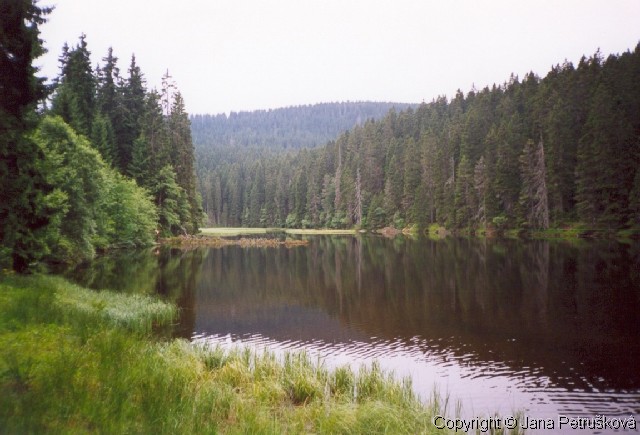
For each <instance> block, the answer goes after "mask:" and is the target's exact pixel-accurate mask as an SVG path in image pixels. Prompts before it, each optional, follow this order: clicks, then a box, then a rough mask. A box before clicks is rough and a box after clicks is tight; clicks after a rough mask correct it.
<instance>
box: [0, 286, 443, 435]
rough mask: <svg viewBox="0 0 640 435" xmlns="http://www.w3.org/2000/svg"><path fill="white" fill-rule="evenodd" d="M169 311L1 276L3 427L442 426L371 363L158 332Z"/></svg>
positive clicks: (275, 429)
mask: <svg viewBox="0 0 640 435" xmlns="http://www.w3.org/2000/svg"><path fill="white" fill-rule="evenodd" d="M173 316H175V309H174V308H171V307H167V306H166V305H165V304H163V303H162V302H159V301H156V300H153V299H151V298H140V297H131V296H124V295H117V294H112V293H108V292H100V293H96V292H91V291H89V290H85V289H82V288H79V287H77V286H74V285H71V284H69V283H67V282H65V281H64V280H61V279H58V278H52V277H44V276H41V277H32V278H15V277H11V278H5V279H3V280H0V433H5V432H6V433H86V432H104V433H171V434H176V433H177V434H180V433H189V434H191V433H218V432H221V433H274V434H275V433H345V434H347V433H348V434H351V433H367V434H369V433H441V431H438V430H437V429H436V428H435V427H434V426H433V424H432V416H433V415H435V414H437V413H440V412H442V410H441V409H440V405H439V403H438V400H434V401H433V402H432V403H431V405H428V406H425V405H424V404H422V403H421V402H420V401H419V400H418V399H417V398H416V396H415V395H414V393H413V392H412V389H411V385H410V383H409V382H408V381H402V382H399V381H396V380H394V379H393V378H392V377H391V376H390V375H389V374H386V373H384V372H383V371H382V370H381V369H380V367H379V366H377V365H375V364H374V365H372V366H370V367H366V368H363V369H361V370H359V371H357V372H354V371H352V370H351V369H350V368H348V367H340V368H338V369H335V370H328V369H327V368H326V367H325V366H324V365H323V364H322V363H321V362H320V361H313V360H312V359H311V358H309V357H308V356H307V355H306V354H304V353H291V354H287V355H285V356H284V358H282V359H280V358H277V357H276V356H275V355H274V354H273V353H270V352H267V351H265V352H258V351H253V350H248V349H234V350H223V349H221V348H220V347H209V346H207V345H203V344H193V343H190V342H187V341H185V340H169V341H163V340H158V339H154V338H153V337H152V336H151V335H150V331H151V325H152V324H154V323H158V324H162V323H163V322H164V323H166V322H171V321H172V319H173Z"/></svg>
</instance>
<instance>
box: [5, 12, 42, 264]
mask: <svg viewBox="0 0 640 435" xmlns="http://www.w3.org/2000/svg"><path fill="white" fill-rule="evenodd" d="M51 10H52V9H51V8H46V7H39V6H38V5H37V2H36V1H32V0H7V1H3V2H0V186H2V187H1V188H0V242H1V247H0V257H1V256H3V255H7V256H10V257H11V258H12V267H13V269H14V270H16V271H17V272H25V271H26V270H27V269H28V266H29V263H31V262H32V261H34V260H37V259H39V258H41V257H42V256H43V255H44V254H45V253H46V250H47V246H46V242H45V240H44V233H45V232H46V231H47V226H48V224H49V221H50V216H51V214H52V212H53V210H52V207H53V205H52V204H47V195H48V193H50V192H51V190H52V187H51V186H50V185H49V184H48V183H47V182H46V180H45V177H44V173H43V171H42V168H41V162H42V161H43V159H44V153H43V151H42V150H41V149H40V147H39V146H38V145H37V144H36V143H34V141H33V140H32V139H31V138H29V137H28V134H29V133H30V132H31V131H32V130H33V129H34V127H35V125H36V122H37V118H36V116H35V110H36V105H37V104H38V102H39V101H42V100H43V99H44V98H45V97H46V95H47V92H48V89H47V87H46V86H45V84H44V78H42V77H38V76H37V73H38V69H37V68H36V67H35V66H33V61H34V59H36V58H38V57H39V56H40V55H42V54H43V53H44V52H45V50H44V47H43V45H42V40H40V38H39V35H40V26H41V25H42V24H44V23H45V22H46V19H45V17H46V16H47V15H48V14H49V13H50V12H51Z"/></svg>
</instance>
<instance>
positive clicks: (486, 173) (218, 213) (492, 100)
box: [199, 45, 640, 229]
mask: <svg viewBox="0 0 640 435" xmlns="http://www.w3.org/2000/svg"><path fill="white" fill-rule="evenodd" d="M235 152H236V153H238V151H235ZM261 152H262V154H261V155H259V156H258V158H251V156H250V155H249V154H245V155H244V159H237V158H236V159H234V158H230V159H228V160H227V161H224V155H223V154H222V153H220V154H219V157H220V159H219V162H220V161H223V162H224V164H218V165H217V166H215V167H212V166H209V168H207V167H206V166H204V167H203V168H201V169H200V171H199V178H200V183H201V191H202V193H203V197H204V198H203V200H204V204H205V210H206V212H207V214H208V216H209V218H210V221H211V223H212V224H214V225H244V226H255V225H258V226H296V227H297V226H303V227H307V226H308V227H351V226H354V225H359V226H362V227H366V228H378V227H382V226H386V225H395V226H396V227H398V226H399V227H403V226H405V225H408V224H417V225H419V226H421V227H426V226H427V225H429V224H431V223H438V224H441V225H444V226H446V227H448V228H457V229H462V228H470V229H477V228H482V227H489V226H492V227H497V228H523V229H545V228H548V227H550V226H560V225H564V224H567V223H570V222H582V223H583V224H585V225H587V226H589V227H590V228H601V229H618V228H624V227H633V226H638V225H640V170H638V168H639V167H640V45H639V46H638V47H637V48H636V49H635V51H633V52H626V53H623V54H621V55H611V56H609V57H608V58H607V59H606V60H605V59H603V58H602V56H601V55H600V53H596V54H595V55H593V56H592V57H590V58H586V57H583V58H582V59H581V60H580V62H579V64H578V65H577V66H574V65H573V64H571V63H569V62H565V63H564V64H563V65H557V66H555V67H553V68H552V70H551V71H550V72H549V73H548V74H547V76H546V77H544V78H542V79H541V78H539V77H537V76H536V75H534V74H533V73H529V74H527V75H526V76H525V77H524V78H523V79H522V80H520V79H519V78H517V77H515V76H512V77H511V78H510V79H509V81H508V82H505V83H504V84H502V85H500V86H496V85H494V86H493V87H491V88H489V87H486V88H484V89H482V90H475V89H474V90H472V91H470V92H469V93H467V95H464V94H463V93H462V92H460V91H458V93H457V94H456V95H455V97H453V98H452V99H451V100H448V99H447V98H444V97H441V98H438V99H436V100H434V101H433V102H431V103H429V104H424V103H423V104H422V105H420V106H419V107H417V108H416V109H413V108H409V109H407V110H405V111H401V112H396V111H391V112H390V113H389V114H388V115H387V116H386V117H384V118H383V119H381V120H377V121H374V120H367V121H366V122H364V123H363V124H362V125H359V126H356V127H355V128H353V129H351V130H350V131H348V132H346V133H344V134H342V135H340V136H339V137H338V138H337V139H336V140H334V141H331V142H329V143H328V144H326V145H325V146H324V147H322V148H316V149H311V150H308V149H304V150H301V151H299V152H290V153H279V154H276V155H270V154H269V153H268V152H265V151H261ZM203 159H204V160H206V154H203ZM203 164H204V163H203ZM206 169H210V170H206Z"/></svg>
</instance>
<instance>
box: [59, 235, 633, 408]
mask: <svg viewBox="0 0 640 435" xmlns="http://www.w3.org/2000/svg"><path fill="white" fill-rule="evenodd" d="M310 240H311V243H310V244H309V245H308V246H307V247H298V248H293V249H286V248H279V249H274V248H251V249H248V248H242V247H237V246H228V247H224V248H218V249H210V250H205V249H197V250H191V251H179V250H168V249H167V250H161V251H158V252H154V251H149V252H143V253H126V254H122V255H121V256H116V257H109V258H102V259H100V260H98V261H96V262H94V263H92V264H90V265H87V266H85V267H83V268H80V269H78V270H77V271H74V272H73V273H72V275H73V276H74V277H75V278H74V279H76V280H79V281H81V282H82V283H84V284H86V285H90V286H92V287H96V288H106V287H108V288H117V289H121V290H123V291H143V292H147V293H151V292H157V293H160V294H162V295H164V296H165V297H167V298H169V299H171V300H174V301H177V302H178V303H179V304H180V305H181V307H182V310H183V311H182V312H183V316H182V324H181V328H180V331H179V334H181V335H183V336H187V337H190V338H197V339H208V340H210V341H214V342H219V343H222V344H225V343H228V342H229V341H232V342H242V343H247V344H250V345H253V346H269V347H271V348H275V349H297V348H301V347H302V348H305V349H307V350H309V351H311V352H316V353H318V354H319V355H322V356H324V357H326V358H329V359H330V360H331V361H333V363H336V364H338V363H353V362H356V363H357V362H362V361H369V360H371V359H372V358H376V359H379V360H381V361H382V363H383V365H386V366H387V367H391V368H393V369H394V370H395V371H396V372H397V373H399V374H400V375H403V374H409V375H411V376H412V377H413V378H414V383H415V385H416V388H417V390H418V391H419V392H420V393H421V394H422V395H423V396H428V395H429V394H430V393H431V390H432V388H433V385H434V383H438V384H440V386H441V389H442V390H447V391H448V392H449V393H450V394H451V396H452V398H460V399H462V401H463V403H464V406H465V407H466V408H467V409H468V410H470V412H485V413H488V412H494V411H502V412H509V411H511V410H512V409H523V410H525V411H528V412H530V413H532V414H533V415H538V416H555V415H556V414H557V413H558V412H561V413H565V414H570V413H574V414H579V415H585V414H586V415H595V414H596V413H605V414H607V415H625V416H628V415H629V414H630V413H631V414H636V415H637V414H638V413H640V371H638V361H639V360H640V342H639V340H638V338H639V337H640V317H639V316H638V312H639V308H640V248H639V247H638V246H637V245H622V244H618V243H614V242H598V243H589V244H583V245H571V244H567V243H560V242H557V243H555V242H554V243H550V242H546V241H529V242H522V241H508V240H507V241H478V240H466V239H447V240H444V241H438V242H434V241H429V240H421V241H411V240H405V239H401V238H396V239H393V240H388V239H384V238H377V237H361V238H360V237H313V238H311V239H310Z"/></svg>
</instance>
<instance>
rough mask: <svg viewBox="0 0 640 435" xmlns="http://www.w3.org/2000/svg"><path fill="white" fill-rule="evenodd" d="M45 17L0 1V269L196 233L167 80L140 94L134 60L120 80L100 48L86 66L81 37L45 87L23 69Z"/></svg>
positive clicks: (188, 159) (188, 147)
mask: <svg viewBox="0 0 640 435" xmlns="http://www.w3.org/2000/svg"><path fill="white" fill-rule="evenodd" d="M50 12H51V8H41V7H38V6H37V4H36V1H34V0H11V1H8V2H3V3H2V4H1V5H0V20H1V21H0V30H1V31H2V33H1V34H0V48H1V49H0V92H1V93H2V95H0V185H1V186H2V188H1V189H0V241H1V242H2V244H1V246H0V262H1V263H4V262H5V261H6V259H7V258H11V259H12V267H13V268H14V269H15V270H17V271H21V272H22V271H25V270H27V269H28V268H29V265H30V264H31V263H32V262H33V261H36V260H40V259H47V260H54V261H73V260H80V259H84V258H89V257H91V256H92V255H93V254H94V252H95V251H96V250H97V249H106V248H110V247H117V246H141V245H147V244H149V243H151V242H152V241H153V239H154V237H155V236H156V232H160V233H165V234H171V233H173V234H176V233H182V232H195V231H197V228H198V224H199V221H200V220H201V215H202V212H201V206H200V203H199V198H198V197H197V195H196V191H195V187H196V183H195V173H194V163H193V161H194V157H193V144H192V141H191V131H190V124H189V118H188V114H187V113H186V112H185V108H184V101H183V99H182V97H181V95H180V93H179V92H178V91H177V90H176V89H175V84H174V83H173V82H172V81H171V78H170V76H169V75H168V73H167V75H166V76H165V77H164V80H163V86H162V90H161V92H160V93H158V92H156V91H148V90H147V89H146V88H145V84H144V78H143V75H142V73H141V72H140V69H139V67H138V66H137V65H136V63H135V57H132V59H131V64H130V67H129V71H128V72H129V75H128V77H127V78H126V79H125V78H123V77H121V76H120V73H119V69H118V67H117V58H116V57H115V56H114V55H113V52H112V50H111V49H110V50H109V52H108V53H107V56H106V57H105V58H103V62H104V64H103V65H102V66H99V67H98V68H97V69H96V70H93V69H92V68H91V63H90V57H89V56H90V52H89V50H88V48H87V43H86V38H85V36H84V35H82V36H81V37H80V41H79V43H78V44H77V45H76V46H75V47H73V48H69V47H68V46H67V45H65V47H64V48H63V52H62V56H61V57H60V76H59V77H57V78H56V79H55V80H54V83H53V85H51V86H48V85H45V83H44V82H45V79H44V78H40V77H37V73H38V71H37V69H36V68H34V67H33V66H32V63H33V60H34V59H35V58H37V57H38V56H40V55H41V54H42V53H43V52H44V48H43V41H42V40H41V39H39V29H38V28H39V26H40V25H42V24H43V23H44V22H46V16H47V15H48V14H49V13H50ZM49 95H51V100H50V101H51V107H50V108H48V107H46V103H45V102H46V98H47V96H49Z"/></svg>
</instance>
